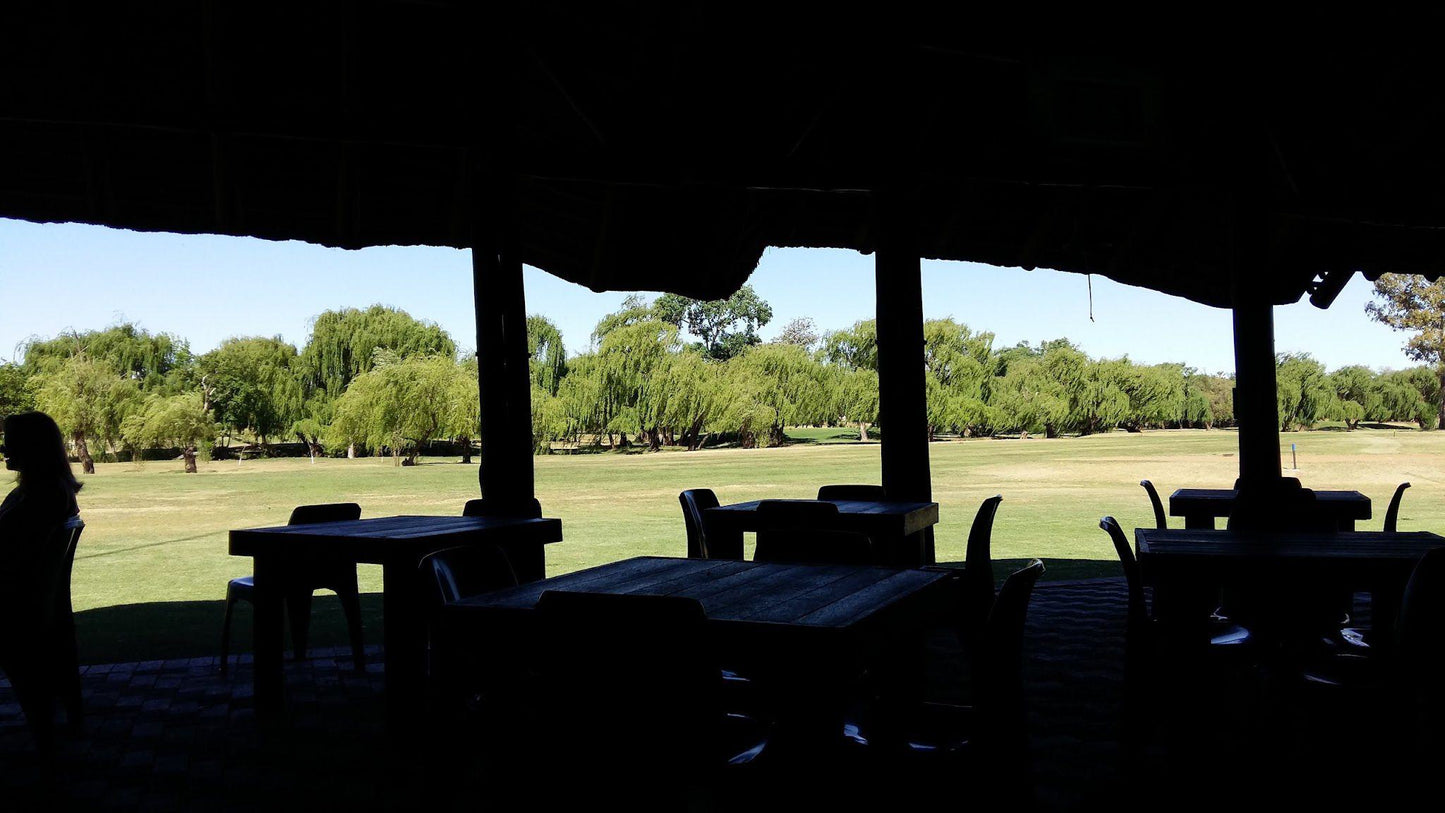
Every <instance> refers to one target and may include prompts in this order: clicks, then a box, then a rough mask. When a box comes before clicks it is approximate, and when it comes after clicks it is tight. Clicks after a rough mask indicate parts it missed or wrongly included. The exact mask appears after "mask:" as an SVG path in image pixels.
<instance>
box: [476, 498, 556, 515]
mask: <svg viewBox="0 0 1445 813" xmlns="http://www.w3.org/2000/svg"><path fill="white" fill-rule="evenodd" d="M462 516H464V517H523V518H525V519H541V517H542V504H541V503H540V502H538V501H537V500H536V499H535V498H533V499H531V500H528V501H525V502H522V503H520V504H518V503H503V502H501V501H499V500H494V499H487V498H486V497H478V498H477V499H475V500H467V504H466V505H464V506H462Z"/></svg>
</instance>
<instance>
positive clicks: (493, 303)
mask: <svg viewBox="0 0 1445 813" xmlns="http://www.w3.org/2000/svg"><path fill="white" fill-rule="evenodd" d="M497 197H498V198H499V199H501V200H503V201H504V202H505V203H510V196H504V195H498V196H497ZM509 214H510V206H507V205H499V206H496V207H494V208H493V209H492V210H491V211H489V212H487V213H486V214H485V215H484V216H483V219H482V222H481V223H480V224H479V228H478V230H477V239H476V241H475V244H474V247H473V248H472V290H473V296H474V297H475V305H476V313H477V380H478V384H479V386H480V394H481V417H482V420H481V432H480V435H479V437H480V438H481V441H482V455H481V458H482V463H481V470H480V472H479V474H478V478H479V479H480V481H481V488H482V496H483V497H484V498H486V499H487V500H488V501H489V502H490V501H495V502H496V503H498V504H499V505H502V506H506V505H521V504H525V503H528V502H530V501H531V500H532V498H533V495H534V490H533V478H532V391H531V378H530V373H529V372H528V369H527V302H526V296H525V294H524V292H523V290H522V261H521V259H520V257H519V256H518V254H517V250H516V244H515V242H514V241H513V240H512V239H511V235H512V227H511V223H510V220H509V217H508V215H509Z"/></svg>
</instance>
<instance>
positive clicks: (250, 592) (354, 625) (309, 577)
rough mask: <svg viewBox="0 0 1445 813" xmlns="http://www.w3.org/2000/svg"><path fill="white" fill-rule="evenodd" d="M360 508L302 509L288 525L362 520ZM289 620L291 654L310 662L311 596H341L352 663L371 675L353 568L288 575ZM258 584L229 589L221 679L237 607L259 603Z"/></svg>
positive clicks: (314, 566) (321, 566)
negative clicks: (317, 593) (329, 593)
mask: <svg viewBox="0 0 1445 813" xmlns="http://www.w3.org/2000/svg"><path fill="white" fill-rule="evenodd" d="M360 518H361V506H360V505H357V504H356V503H354V502H343V503H324V504H320V505H298V506H297V507H296V508H295V509H294V510H292V511H291V518H290V519H289V520H287V522H286V524H287V525H316V524H320V523H323V522H343V521H346V520H353V519H360ZM284 589H285V595H286V615H287V619H288V620H289V621H290V623H291V649H292V653H293V655H294V656H295V658H296V659H297V660H301V659H303V658H305V657H306V643H307V637H308V634H309V631H310V625H311V594H312V593H313V592H315V591H316V590H321V589H327V590H333V591H335V592H336V597H337V598H338V599H340V601H341V611H342V612H343V613H345V615H346V629H347V633H348V634H349V636H350V638H351V659H352V663H353V665H354V666H355V668H356V671H358V672H360V671H363V670H365V669H366V653H365V650H364V648H363V646H362V641H361V595H360V590H359V589H358V588H357V585H356V564H355V563H354V562H336V563H331V562H322V563H308V564H305V565H298V566H297V567H296V568H295V569H294V571H293V572H291V573H288V574H287V584H286V586H285V588H284ZM255 596H256V581H255V579H254V577H252V576H242V577H240V578H238V579H232V580H231V582H230V584H227V585H226V616H225V618H224V619H223V620H222V622H221V674H223V675H224V674H226V672H227V670H228V668H229V664H230V654H229V653H230V651H231V612H232V610H233V608H234V607H235V605H236V602H238V601H248V602H251V603H252V604H254V603H255V601H256V599H255Z"/></svg>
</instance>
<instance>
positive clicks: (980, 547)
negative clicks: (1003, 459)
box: [962, 494, 1003, 631]
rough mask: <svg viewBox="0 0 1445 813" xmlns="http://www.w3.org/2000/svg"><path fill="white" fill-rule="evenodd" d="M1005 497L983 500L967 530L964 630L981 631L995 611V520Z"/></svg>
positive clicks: (964, 569) (964, 578)
mask: <svg viewBox="0 0 1445 813" xmlns="http://www.w3.org/2000/svg"><path fill="white" fill-rule="evenodd" d="M1001 502H1003V495H1001V494H995V495H993V496H992V497H989V498H988V499H986V500H984V501H983V504H982V505H980V506H979V507H978V513H977V514H974V516H973V525H972V527H970V528H969V529H968V547H967V548H966V549H965V551H964V565H963V580H962V581H963V622H964V629H965V630H973V631H978V630H982V629H983V625H984V623H985V622H986V621H988V615H989V613H990V612H991V611H992V610H993V603H994V592H993V585H994V579H993V518H994V515H995V514H997V513H998V506H999V503H1001Z"/></svg>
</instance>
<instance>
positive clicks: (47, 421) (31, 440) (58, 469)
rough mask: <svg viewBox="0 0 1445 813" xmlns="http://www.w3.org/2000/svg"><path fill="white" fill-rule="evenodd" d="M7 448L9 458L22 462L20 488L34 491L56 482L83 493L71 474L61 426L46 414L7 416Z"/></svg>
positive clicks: (30, 413)
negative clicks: (35, 487) (23, 487)
mask: <svg viewBox="0 0 1445 813" xmlns="http://www.w3.org/2000/svg"><path fill="white" fill-rule="evenodd" d="M5 449H6V454H7V455H11V456H14V457H15V458H16V459H17V460H18V461H19V462H20V466H21V467H20V468H19V469H18V472H19V478H18V479H19V481H20V485H22V486H25V487H27V488H30V487H34V486H38V485H44V484H46V483H56V484H59V485H64V486H66V487H68V488H69V489H70V490H71V491H79V490H80V481H79V480H76V479H75V475H74V474H72V473H71V471H70V459H69V458H68V457H67V456H66V453H65V440H64V439H63V438H62V437H61V436H60V427H58V426H56V425H55V420H54V419H53V418H51V417H50V416H49V415H46V414H45V413H44V412H21V413H19V414H16V415H11V416H9V417H7V418H6V419H5Z"/></svg>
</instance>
